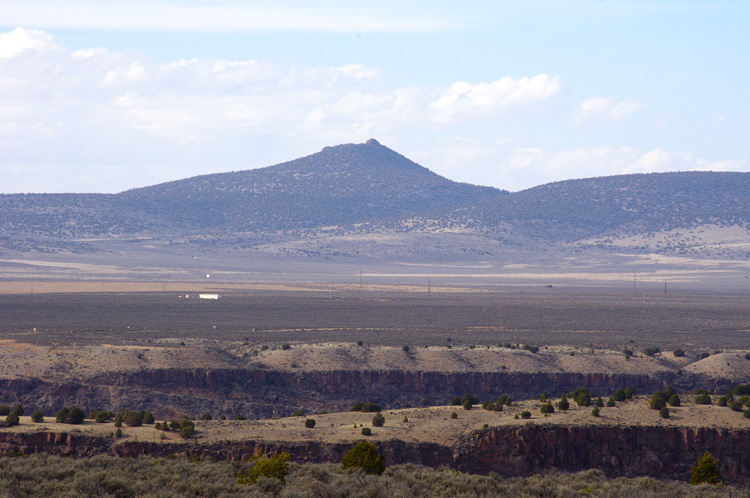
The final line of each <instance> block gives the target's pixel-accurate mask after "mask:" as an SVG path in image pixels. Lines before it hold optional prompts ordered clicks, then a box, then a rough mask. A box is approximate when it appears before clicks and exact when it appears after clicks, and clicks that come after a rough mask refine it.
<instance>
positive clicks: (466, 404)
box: [462, 399, 472, 410]
mask: <svg viewBox="0 0 750 498" xmlns="http://www.w3.org/2000/svg"><path fill="white" fill-rule="evenodd" d="M462 406H463V407H464V410H471V407H472V405H471V401H469V400H468V399H467V400H466V401H464V403H463V405H462Z"/></svg>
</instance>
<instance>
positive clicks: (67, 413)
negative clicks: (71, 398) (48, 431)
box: [55, 406, 86, 425]
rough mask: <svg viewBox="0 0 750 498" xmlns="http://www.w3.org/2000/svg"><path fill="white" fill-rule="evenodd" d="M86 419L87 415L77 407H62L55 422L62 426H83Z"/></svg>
mask: <svg viewBox="0 0 750 498" xmlns="http://www.w3.org/2000/svg"><path fill="white" fill-rule="evenodd" d="M85 418H86V414H85V413H84V411H83V410H82V409H80V408H78V407H77V406H71V407H70V408H67V407H62V408H60V410H58V411H57V414H56V415H55V420H56V421H57V422H58V423H61V424H74V425H77V424H82V423H83V421H84V419H85Z"/></svg>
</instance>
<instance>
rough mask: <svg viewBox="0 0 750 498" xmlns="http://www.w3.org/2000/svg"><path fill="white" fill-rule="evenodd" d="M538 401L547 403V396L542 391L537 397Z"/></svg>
mask: <svg viewBox="0 0 750 498" xmlns="http://www.w3.org/2000/svg"><path fill="white" fill-rule="evenodd" d="M539 401H541V402H542V403H546V402H547V401H549V395H548V394H547V391H544V392H543V393H542V394H540V395H539Z"/></svg>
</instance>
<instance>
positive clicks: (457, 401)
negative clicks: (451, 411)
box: [451, 396, 461, 406]
mask: <svg viewBox="0 0 750 498" xmlns="http://www.w3.org/2000/svg"><path fill="white" fill-rule="evenodd" d="M451 406H461V397H460V396H453V397H452V398H451Z"/></svg>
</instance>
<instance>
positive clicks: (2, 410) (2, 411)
mask: <svg viewBox="0 0 750 498" xmlns="http://www.w3.org/2000/svg"><path fill="white" fill-rule="evenodd" d="M9 413H10V407H9V406H8V405H0V417H5V416H6V415H8V414H9Z"/></svg>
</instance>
